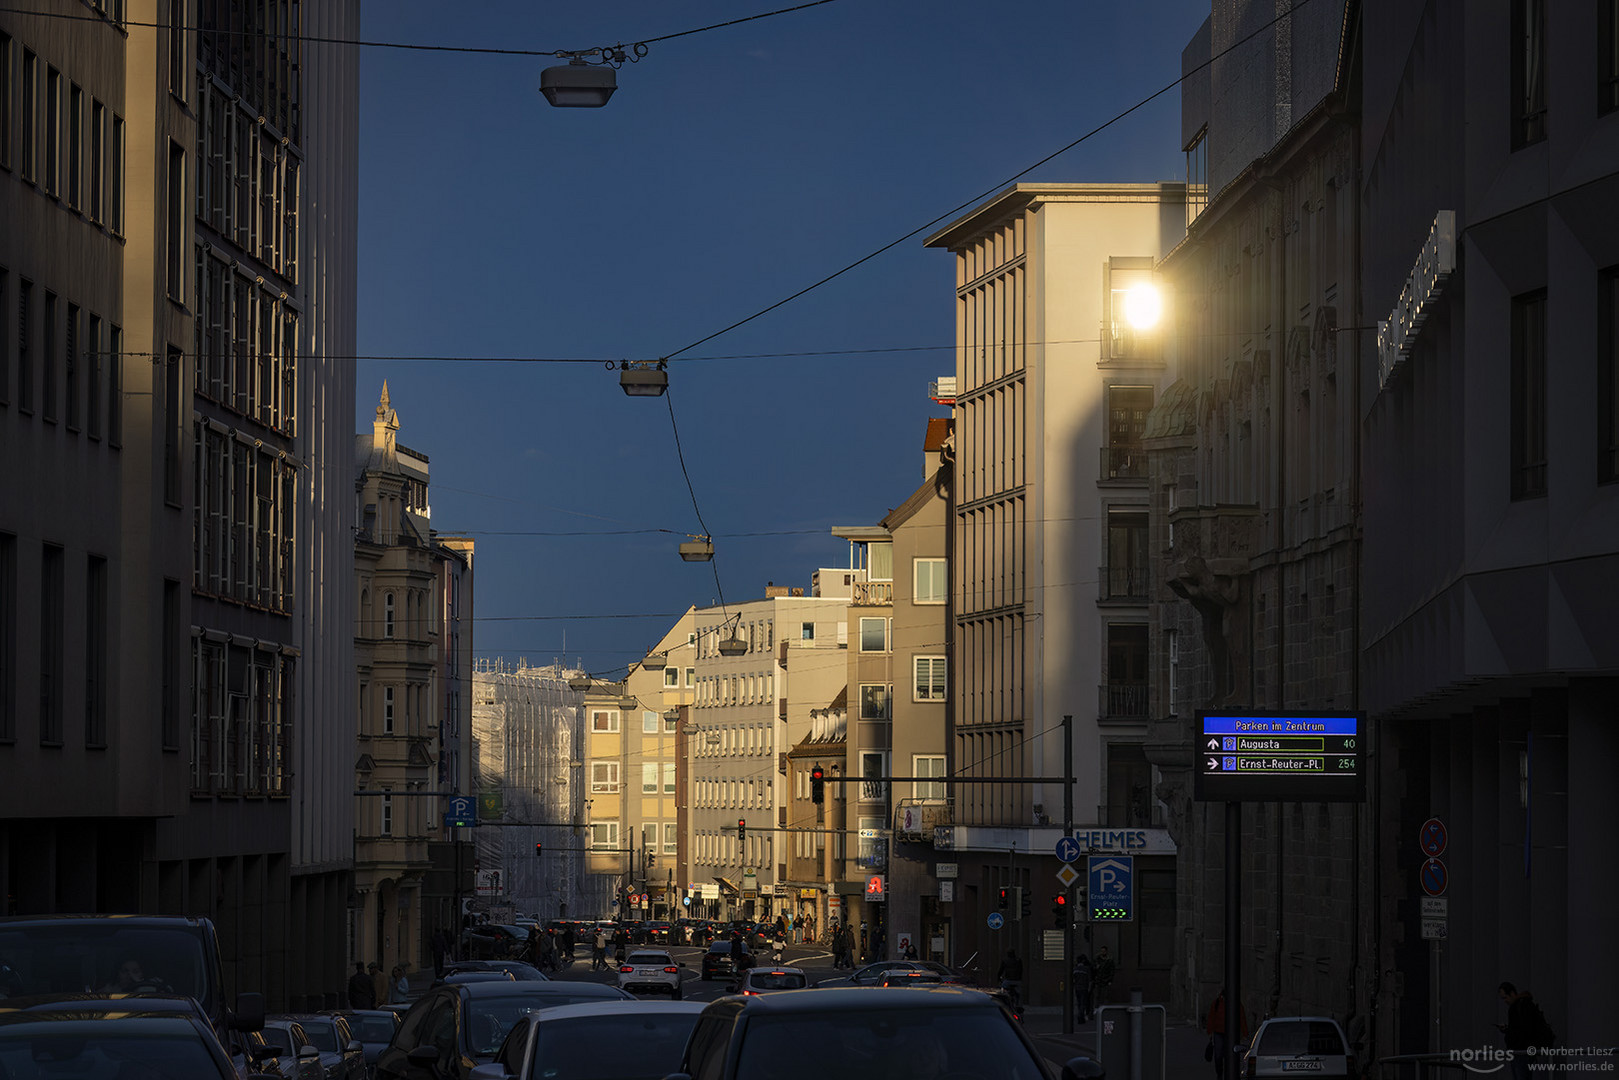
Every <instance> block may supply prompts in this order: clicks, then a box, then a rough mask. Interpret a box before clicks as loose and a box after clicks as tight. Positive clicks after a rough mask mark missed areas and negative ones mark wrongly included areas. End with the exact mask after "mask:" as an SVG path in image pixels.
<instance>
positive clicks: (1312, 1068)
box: [1282, 1061, 1322, 1072]
mask: <svg viewBox="0 0 1619 1080" xmlns="http://www.w3.org/2000/svg"><path fill="white" fill-rule="evenodd" d="M1321 1069H1322V1064H1321V1062H1319V1061H1284V1062H1282V1071H1283V1072H1320V1071H1321Z"/></svg>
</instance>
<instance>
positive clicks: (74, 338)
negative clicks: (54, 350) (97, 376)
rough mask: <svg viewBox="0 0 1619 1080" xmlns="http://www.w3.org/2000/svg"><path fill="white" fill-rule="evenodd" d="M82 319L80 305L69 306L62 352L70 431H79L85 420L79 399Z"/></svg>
mask: <svg viewBox="0 0 1619 1080" xmlns="http://www.w3.org/2000/svg"><path fill="white" fill-rule="evenodd" d="M80 321H81V318H80V312H79V305H77V304H69V305H68V306H67V325H66V327H65V333H64V334H63V340H64V342H65V344H66V350H65V351H64V352H63V353H62V375H63V378H64V379H65V380H66V382H67V426H68V430H70V431H78V430H79V427H80V426H81V424H82V422H83V417H82V415H81V409H82V406H81V405H80V401H79V355H78V354H79V323H80Z"/></svg>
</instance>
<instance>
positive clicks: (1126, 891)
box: [1085, 855, 1136, 922]
mask: <svg viewBox="0 0 1619 1080" xmlns="http://www.w3.org/2000/svg"><path fill="white" fill-rule="evenodd" d="M1085 893H1086V896H1085V904H1086V907H1087V909H1088V911H1089V915H1090V920H1091V921H1092V922H1132V921H1134V920H1135V917H1136V915H1135V857H1134V856H1132V855H1092V856H1090V857H1089V858H1088V859H1087V861H1086V874H1085Z"/></svg>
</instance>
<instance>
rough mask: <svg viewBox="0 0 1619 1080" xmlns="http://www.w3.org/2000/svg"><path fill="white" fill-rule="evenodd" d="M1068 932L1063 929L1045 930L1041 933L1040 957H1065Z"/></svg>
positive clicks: (1050, 958) (1048, 958)
mask: <svg viewBox="0 0 1619 1080" xmlns="http://www.w3.org/2000/svg"><path fill="white" fill-rule="evenodd" d="M1067 937H1068V934H1067V933H1066V932H1065V931H1062V930H1045V931H1042V932H1041V934H1040V959H1042V960H1061V959H1063V952H1064V951H1065V950H1064V946H1065V945H1066V944H1067V942H1066V940H1065V939H1066V938H1067Z"/></svg>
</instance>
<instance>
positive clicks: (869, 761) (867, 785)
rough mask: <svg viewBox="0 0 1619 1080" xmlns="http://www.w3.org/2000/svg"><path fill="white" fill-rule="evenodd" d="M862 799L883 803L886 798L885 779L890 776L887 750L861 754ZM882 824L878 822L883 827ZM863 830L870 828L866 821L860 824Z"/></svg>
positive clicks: (863, 751) (864, 751)
mask: <svg viewBox="0 0 1619 1080" xmlns="http://www.w3.org/2000/svg"><path fill="white" fill-rule="evenodd" d="M860 775H861V776H862V777H865V778H867V779H863V780H862V781H861V783H860V797H861V798H862V799H865V800H867V801H868V802H870V801H876V802H882V801H883V799H884V798H885V797H886V795H885V790H886V783H887V782H886V781H885V780H883V777H885V776H887V775H888V752H887V751H886V750H862V751H861V752H860ZM881 824H882V822H880V821H879V822H877V825H881ZM860 827H861V828H862V829H865V828H870V827H871V826H868V825H866V823H865V822H864V821H862V822H861V823H860Z"/></svg>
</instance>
